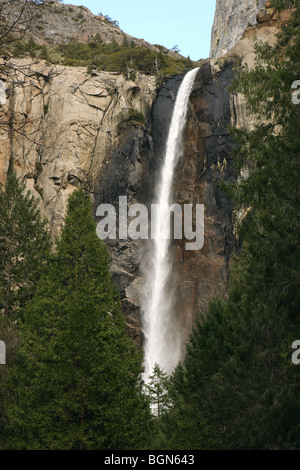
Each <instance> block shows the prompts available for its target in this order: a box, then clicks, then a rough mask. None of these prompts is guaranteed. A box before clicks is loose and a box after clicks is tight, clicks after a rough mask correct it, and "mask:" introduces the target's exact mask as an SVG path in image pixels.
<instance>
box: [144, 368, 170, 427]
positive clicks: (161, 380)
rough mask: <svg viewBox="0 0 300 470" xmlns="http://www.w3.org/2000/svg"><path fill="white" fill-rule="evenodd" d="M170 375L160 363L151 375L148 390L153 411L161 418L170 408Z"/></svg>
mask: <svg viewBox="0 0 300 470" xmlns="http://www.w3.org/2000/svg"><path fill="white" fill-rule="evenodd" d="M168 386H169V377H168V375H167V374H166V372H163V371H162V370H161V368H160V367H159V365H158V364H155V365H154V367H153V373H152V375H150V376H149V383H148V384H147V386H146V391H147V394H148V396H149V401H150V403H151V405H152V411H153V413H154V414H155V416H157V418H160V417H161V416H162V415H163V414H164V413H165V412H166V411H167V409H168V407H169V404H170V398H169V395H168Z"/></svg>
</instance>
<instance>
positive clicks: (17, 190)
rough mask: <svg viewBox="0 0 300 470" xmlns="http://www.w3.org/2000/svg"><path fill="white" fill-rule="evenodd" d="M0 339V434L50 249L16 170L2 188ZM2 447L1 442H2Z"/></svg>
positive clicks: (46, 234)
mask: <svg viewBox="0 0 300 470" xmlns="http://www.w3.org/2000/svg"><path fill="white" fill-rule="evenodd" d="M0 219H1V223H0V340H1V341H4V342H5V345H6V351H7V358H6V365H5V366H3V365H2V366H0V404H1V405H0V434H2V433H1V431H2V429H3V426H4V423H5V420H6V410H5V407H4V396H5V391H4V387H3V384H4V381H5V378H6V376H7V373H8V369H9V367H10V366H11V365H12V364H13V361H14V358H15V356H16V352H17V350H18V347H19V328H18V326H19V322H20V318H21V316H22V314H21V312H22V309H23V308H24V306H25V305H26V302H28V301H29V300H30V299H31V298H32V296H33V293H34V290H35V287H36V283H37V281H38V279H39V278H40V275H41V270H42V268H43V266H44V264H45V261H46V259H47V257H48V254H49V251H50V239H49V235H48V232H47V231H46V229H45V222H44V221H42V219H41V216H40V212H39V210H38V208H37V206H36V203H35V201H34V198H33V197H32V196H30V194H29V192H26V190H25V185H24V184H22V183H21V182H20V180H19V179H18V178H17V177H16V174H15V173H14V172H13V171H11V172H9V174H8V176H7V180H6V184H5V188H4V190H3V189H2V188H0ZM0 447H2V445H1V444H0Z"/></svg>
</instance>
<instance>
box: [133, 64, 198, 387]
mask: <svg viewBox="0 0 300 470" xmlns="http://www.w3.org/2000/svg"><path fill="white" fill-rule="evenodd" d="M198 70H199V69H198V68H196V69H193V70H191V71H190V72H188V73H187V74H186V75H185V77H184V79H183V81H182V83H181V85H180V87H179V90H178V93H177V97H176V101H175V106H174V110H173V115H172V119H171V124H170V129H169V134H168V139H167V146H166V153H165V158H164V162H163V165H162V169H161V175H160V182H159V186H158V197H157V200H156V204H157V205H158V211H157V215H156V220H155V221H152V223H155V226H154V233H155V237H154V240H149V241H148V244H149V245H147V255H148V256H147V262H144V265H143V266H142V271H143V277H144V288H143V296H142V299H141V312H142V328H143V334H144V368H145V371H144V376H143V379H144V381H145V383H148V382H149V376H150V375H151V374H152V372H153V368H154V365H155V364H158V365H159V366H160V368H161V369H162V370H163V371H164V372H166V373H167V374H170V373H171V372H172V371H173V369H174V368H175V367H176V365H177V364H178V362H179V361H180V359H181V357H182V349H183V340H182V334H181V326H180V323H179V320H178V318H176V316H175V309H174V301H175V290H176V283H175V282H174V279H172V273H173V257H172V252H171V250H170V248H171V243H172V240H170V239H167V237H166V236H164V235H165V234H166V233H168V228H167V227H166V223H167V222H168V220H169V218H168V214H167V213H166V211H167V210H168V209H167V208H168V207H169V205H171V204H172V203H173V201H172V189H173V175H174V170H175V168H176V165H177V163H178V161H179V159H180V157H181V156H182V154H183V142H182V138H183V131H184V128H185V125H186V120H187V111H188V104H189V97H190V93H191V91H192V88H193V84H194V81H195V78H196V75H197V72H198Z"/></svg>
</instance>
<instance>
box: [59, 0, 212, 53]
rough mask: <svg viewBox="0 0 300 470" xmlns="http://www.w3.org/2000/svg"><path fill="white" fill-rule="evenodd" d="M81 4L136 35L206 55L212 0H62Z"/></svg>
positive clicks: (209, 33)
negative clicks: (109, 18) (106, 16)
mask: <svg viewBox="0 0 300 470" xmlns="http://www.w3.org/2000/svg"><path fill="white" fill-rule="evenodd" d="M63 3H65V4H72V5H83V6H85V7H87V8H89V9H90V10H91V11H92V12H93V13H94V14H96V15H97V14H98V13H100V12H102V13H103V14H104V15H109V16H110V17H111V18H112V19H113V20H117V21H118V22H119V25H120V28H121V29H122V30H123V31H124V32H125V33H128V34H130V35H131V36H134V37H136V38H143V39H145V41H148V42H150V43H151V44H161V45H163V46H165V47H168V48H169V49H171V48H172V47H173V46H175V45H178V47H179V49H180V53H181V54H182V55H184V56H185V57H187V56H190V58H191V59H192V60H198V59H203V58H207V57H208V56H209V48H210V35H211V27H212V24H213V19H214V11H215V4H216V0H180V1H179V0H152V1H149V2H147V1H141V0H69V1H66V0H64V2H63Z"/></svg>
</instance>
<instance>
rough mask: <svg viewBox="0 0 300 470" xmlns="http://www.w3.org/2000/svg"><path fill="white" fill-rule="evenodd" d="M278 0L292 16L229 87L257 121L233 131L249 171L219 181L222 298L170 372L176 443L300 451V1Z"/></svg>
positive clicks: (169, 432)
mask: <svg viewBox="0 0 300 470" xmlns="http://www.w3.org/2000/svg"><path fill="white" fill-rule="evenodd" d="M275 3H276V6H277V7H281V8H282V7H289V6H293V7H295V11H294V13H293V16H292V19H291V22H290V24H288V25H286V26H284V27H283V30H282V32H281V33H280V34H279V35H278V41H277V44H276V45H275V46H274V47H272V46H269V45H262V44H258V45H257V63H256V66H255V67H254V68H253V69H252V70H249V69H248V68H247V67H244V68H242V69H241V68H240V69H238V70H237V71H236V72H237V80H236V83H235V85H234V86H235V90H236V91H239V92H242V93H244V95H245V97H246V100H247V103H248V106H249V109H250V110H251V111H252V112H253V113H255V114H256V115H257V116H258V119H259V125H258V126H257V127H256V128H255V129H254V130H253V131H251V132H246V131H239V132H237V131H235V132H234V137H235V139H236V141H237V143H238V147H237V149H236V151H235V161H236V164H237V169H238V170H239V169H241V168H243V167H244V166H248V167H249V168H250V176H249V177H248V178H243V177H241V178H240V179H239V181H238V182H237V183H236V184H233V185H231V186H229V187H228V186H226V190H227V191H228V192H229V194H230V195H231V196H232V198H233V200H234V201H235V204H236V212H237V214H238V217H237V228H238V230H239V237H240V239H241V241H242V250H241V252H240V253H239V254H237V255H236V257H235V262H234V267H233V270H232V275H231V282H230V288H229V292H228V299H227V301H226V302H225V301H215V302H213V303H211V305H210V308H209V311H208V313H207V316H206V318H205V319H204V318H203V319H202V321H201V322H199V323H198V324H197V325H196V327H195V329H194V330H193V332H192V334H191V337H190V341H189V343H188V345H187V348H186V357H185V359H184V361H183V363H182V364H181V365H180V366H179V367H178V368H177V370H176V371H175V373H174V375H173V377H172V386H171V392H170V393H171V398H172V400H173V403H174V406H173V409H172V410H171V411H170V413H169V415H168V417H167V419H166V420H165V422H164V436H165V440H167V442H168V445H169V446H170V447H173V448H182V449H191V448H194V449H203V448H211V447H212V448H225V449H230V448H234V449H296V448H298V449H299V448H300V420H299V418H300V403H299V396H300V366H297V365H295V364H293V363H292V360H291V358H292V353H293V349H292V348H291V346H292V343H293V341H294V340H298V339H300V319H299V296H300V290H299V280H300V267H299V246H300V220H299V209H300V204H299V203H300V200H299V181H300V168H299V162H300V105H296V104H294V103H293V102H292V90H291V86H292V83H293V82H294V81H295V80H299V79H300V29H299V28H300V26H299V25H300V6H299V1H281V2H278V1H277V2H274V4H275ZM224 186H225V185H224ZM180 429H185V431H183V432H179V430H180ZM165 440H164V442H165Z"/></svg>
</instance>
